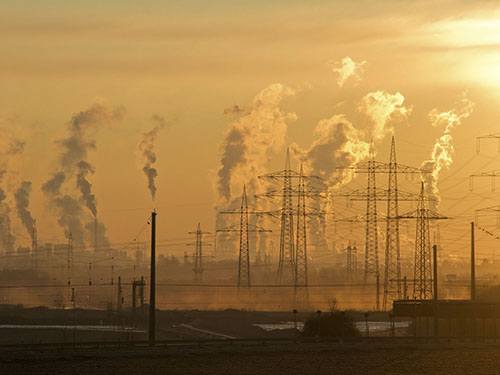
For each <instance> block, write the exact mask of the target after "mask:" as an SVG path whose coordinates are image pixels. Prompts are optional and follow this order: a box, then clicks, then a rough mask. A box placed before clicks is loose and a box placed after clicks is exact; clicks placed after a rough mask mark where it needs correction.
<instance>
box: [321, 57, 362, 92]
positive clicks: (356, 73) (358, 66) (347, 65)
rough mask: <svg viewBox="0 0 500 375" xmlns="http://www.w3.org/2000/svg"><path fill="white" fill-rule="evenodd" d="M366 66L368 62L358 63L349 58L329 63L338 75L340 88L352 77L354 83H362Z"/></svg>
mask: <svg viewBox="0 0 500 375" xmlns="http://www.w3.org/2000/svg"><path fill="white" fill-rule="evenodd" d="M365 64H366V61H361V62H359V63H357V62H355V61H354V60H353V59H351V58H350V57H349V56H347V57H344V58H343V59H342V60H340V61H334V60H331V61H329V65H330V67H331V69H332V71H333V72H334V73H338V78H337V84H338V85H339V87H342V86H344V83H345V82H346V81H347V80H348V79H349V78H351V77H352V78H351V80H353V81H354V82H357V81H361V75H362V74H363V73H364V65H365Z"/></svg>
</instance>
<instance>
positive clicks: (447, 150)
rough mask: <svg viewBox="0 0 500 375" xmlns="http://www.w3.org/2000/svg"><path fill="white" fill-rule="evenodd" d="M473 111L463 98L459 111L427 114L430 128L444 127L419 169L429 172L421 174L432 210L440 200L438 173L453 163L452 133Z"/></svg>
mask: <svg viewBox="0 0 500 375" xmlns="http://www.w3.org/2000/svg"><path fill="white" fill-rule="evenodd" d="M473 110H474V103H473V102H471V101H470V100H469V99H467V98H466V97H465V96H464V97H463V98H462V100H461V108H459V109H456V108H454V109H451V110H449V111H447V112H439V111H438V110H437V109H433V110H432V111H431V112H429V119H430V121H431V125H432V126H434V127H437V126H444V131H443V135H442V136H441V137H439V138H438V139H436V143H435V144H434V147H433V149H432V152H431V158H430V159H429V160H425V161H424V162H423V163H422V164H421V166H420V168H421V169H424V170H426V171H429V172H431V173H425V174H423V175H422V178H423V179H424V182H425V189H426V194H427V196H428V197H430V198H435V200H433V201H430V204H429V206H430V208H431V209H432V210H436V209H437V205H438V204H439V200H440V195H439V189H438V181H439V173H440V171H441V170H442V169H443V168H446V169H448V168H450V166H451V164H452V163H453V155H454V153H455V150H454V148H453V143H452V142H453V136H452V132H453V130H454V129H455V128H456V127H457V126H459V125H460V124H461V123H462V121H463V120H464V119H466V118H467V117H469V116H470V115H471V113H472V112H473Z"/></svg>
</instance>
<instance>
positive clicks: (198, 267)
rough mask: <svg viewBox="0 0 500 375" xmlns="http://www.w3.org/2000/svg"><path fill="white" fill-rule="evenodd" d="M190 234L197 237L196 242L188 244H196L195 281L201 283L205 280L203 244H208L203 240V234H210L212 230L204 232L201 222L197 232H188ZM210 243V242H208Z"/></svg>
mask: <svg viewBox="0 0 500 375" xmlns="http://www.w3.org/2000/svg"><path fill="white" fill-rule="evenodd" d="M188 234H194V235H195V238H196V242H195V243H194V244H187V245H194V246H195V251H194V268H193V272H194V281H195V282H196V283H201V282H203V271H204V269H203V248H202V246H203V245H207V244H206V243H204V242H203V241H202V238H203V235H204V234H210V232H203V231H202V230H201V226H200V223H198V228H197V229H196V231H195V232H188ZM208 245H210V244H208Z"/></svg>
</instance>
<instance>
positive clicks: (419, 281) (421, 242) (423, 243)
mask: <svg viewBox="0 0 500 375" xmlns="http://www.w3.org/2000/svg"><path fill="white" fill-rule="evenodd" d="M415 239H416V240H415V269H414V274H413V279H414V280H415V281H414V284H413V297H415V298H418V299H427V298H430V297H431V296H432V264H431V238H430V233H429V220H428V218H427V202H426V200H425V192H424V183H423V182H422V185H421V188H420V200H419V201H418V204H417V229H416V237H415Z"/></svg>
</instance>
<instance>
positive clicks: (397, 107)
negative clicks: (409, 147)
mask: <svg viewBox="0 0 500 375" xmlns="http://www.w3.org/2000/svg"><path fill="white" fill-rule="evenodd" d="M404 101H405V98H404V96H403V95H401V94H400V93H399V92H397V93H395V94H389V93H386V92H383V91H375V92H371V93H368V94H367V95H365V97H363V99H362V100H361V102H360V103H359V106H358V109H359V110H360V111H361V112H363V113H365V114H366V115H367V116H368V117H369V118H370V119H371V120H372V121H373V123H374V127H373V130H372V138H373V140H374V141H379V140H381V139H383V138H384V137H385V136H386V135H389V134H394V128H393V127H392V126H390V125H389V121H390V120H402V119H405V118H406V117H408V116H409V115H410V113H411V111H412V108H411V107H405V106H404V105H403V103H404Z"/></svg>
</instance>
